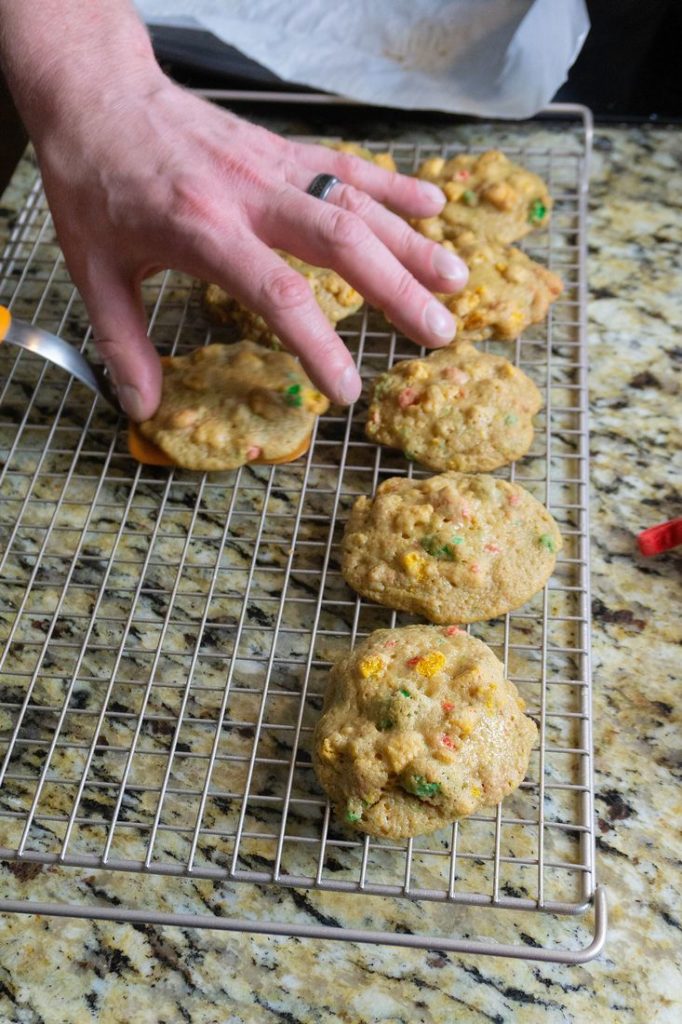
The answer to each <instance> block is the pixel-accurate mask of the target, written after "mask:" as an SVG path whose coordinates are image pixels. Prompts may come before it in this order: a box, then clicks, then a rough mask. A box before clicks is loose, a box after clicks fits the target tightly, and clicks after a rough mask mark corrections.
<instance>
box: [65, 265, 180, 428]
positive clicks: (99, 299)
mask: <svg viewBox="0 0 682 1024" xmlns="http://www.w3.org/2000/svg"><path fill="white" fill-rule="evenodd" d="M83 301H84V302H85V306H86V309H87V311H88V314H89V316H90V320H91V323H92V327H93V331H94V335H95V345H96V346H97V351H98V352H99V354H100V355H101V357H102V359H103V360H104V362H105V364H106V367H107V369H108V371H109V375H110V377H111V383H112V384H113V386H114V388H115V390H116V394H117V396H118V400H119V402H120V403H121V406H122V408H123V410H124V411H125V412H126V413H127V414H128V415H129V416H130V418H131V419H132V420H136V421H140V420H146V419H149V417H150V416H153V415H154V413H155V412H156V410H157V408H158V405H159V401H160V400H161V363H160V361H159V356H158V354H157V351H156V349H155V348H154V346H153V344H152V343H151V341H150V340H149V337H148V335H147V320H146V316H145V311H144V306H143V304H142V299H141V297H140V291H139V287H138V286H137V285H134V284H133V283H132V282H130V281H125V280H123V279H122V278H120V277H118V276H117V275H116V274H115V273H114V272H110V273H108V274H103V275H102V276H100V277H99V279H98V281H97V284H96V287H95V286H93V287H90V288H88V292H87V294H84V295H83Z"/></svg>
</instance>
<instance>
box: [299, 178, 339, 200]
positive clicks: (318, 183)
mask: <svg viewBox="0 0 682 1024" xmlns="http://www.w3.org/2000/svg"><path fill="white" fill-rule="evenodd" d="M340 184H341V182H340V181H339V179H338V178H335V177H334V175H333V174H316V175H315V177H314V178H313V180H312V181H311V182H310V184H309V185H308V187H307V189H306V192H307V193H308V195H310V196H315V198H316V199H326V198H327V196H328V195H329V193H330V192H331V190H332V189H333V188H334V185H340Z"/></svg>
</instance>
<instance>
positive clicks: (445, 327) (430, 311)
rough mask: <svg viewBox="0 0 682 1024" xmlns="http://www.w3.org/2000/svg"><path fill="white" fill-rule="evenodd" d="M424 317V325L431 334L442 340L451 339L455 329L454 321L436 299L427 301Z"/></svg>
mask: <svg viewBox="0 0 682 1024" xmlns="http://www.w3.org/2000/svg"><path fill="white" fill-rule="evenodd" d="M425 319H426V326H427V327H428V329H429V330H430V331H431V333H432V334H435V335H436V337H437V338H441V339H442V340H443V341H452V339H453V338H454V336H455V330H456V328H455V321H454V320H453V318H452V315H451V314H450V313H449V312H448V311H447V309H446V308H445V306H443V305H442V303H440V302H439V301H438V300H437V299H434V300H433V301H432V302H429V304H428V306H427V307H426V316H425Z"/></svg>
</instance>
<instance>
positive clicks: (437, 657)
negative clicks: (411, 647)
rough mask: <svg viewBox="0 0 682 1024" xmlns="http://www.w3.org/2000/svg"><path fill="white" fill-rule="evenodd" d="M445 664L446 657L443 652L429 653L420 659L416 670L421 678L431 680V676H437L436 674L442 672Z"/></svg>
mask: <svg viewBox="0 0 682 1024" xmlns="http://www.w3.org/2000/svg"><path fill="white" fill-rule="evenodd" d="M444 664H445V655H444V654H443V653H442V652H441V651H429V653H428V654H425V655H424V657H423V658H420V659H419V661H418V662H417V664H416V666H415V668H416V669H417V672H418V673H419V675H420V676H424V677H425V678H426V679H430V678H431V676H435V674H436V672H440V670H441V669H442V667H443V665H444Z"/></svg>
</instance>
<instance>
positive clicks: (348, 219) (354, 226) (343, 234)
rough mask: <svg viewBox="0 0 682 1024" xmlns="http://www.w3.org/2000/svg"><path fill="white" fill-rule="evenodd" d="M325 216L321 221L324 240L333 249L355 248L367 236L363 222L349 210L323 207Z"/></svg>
mask: <svg viewBox="0 0 682 1024" xmlns="http://www.w3.org/2000/svg"><path fill="white" fill-rule="evenodd" d="M325 209H326V210H327V216H326V217H325V218H324V220H323V222H322V233H323V236H324V240H325V241H326V242H327V243H328V244H329V245H330V246H332V247H333V248H335V249H356V248H358V247H359V246H361V245H362V243H363V242H364V241H365V239H366V237H367V228H366V227H365V224H364V222H363V221H362V220H361V219H360V218H359V217H357V216H356V215H355V214H354V213H351V212H350V211H349V210H344V209H342V208H340V207H336V208H335V209H332V208H331V207H325Z"/></svg>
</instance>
